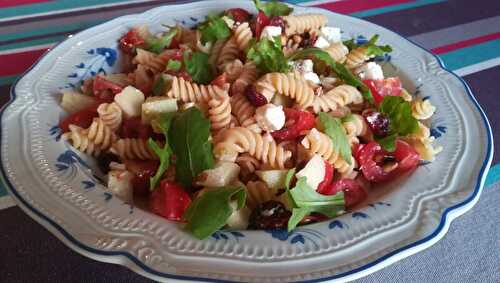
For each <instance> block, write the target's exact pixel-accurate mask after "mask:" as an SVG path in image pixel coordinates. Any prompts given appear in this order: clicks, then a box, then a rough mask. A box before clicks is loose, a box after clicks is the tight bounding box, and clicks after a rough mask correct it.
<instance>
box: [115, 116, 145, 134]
mask: <svg viewBox="0 0 500 283" xmlns="http://www.w3.org/2000/svg"><path fill="white" fill-rule="evenodd" d="M152 135H153V129H152V128H151V126H150V125H145V124H143V123H142V121H141V117H134V118H128V119H124V120H123V123H122V127H121V131H120V137H122V138H129V139H149V138H150V137H151V136H152Z"/></svg>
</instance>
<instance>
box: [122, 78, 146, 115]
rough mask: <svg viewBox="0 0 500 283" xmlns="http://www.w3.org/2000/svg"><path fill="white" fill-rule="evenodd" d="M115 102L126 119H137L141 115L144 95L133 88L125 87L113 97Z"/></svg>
mask: <svg viewBox="0 0 500 283" xmlns="http://www.w3.org/2000/svg"><path fill="white" fill-rule="evenodd" d="M115 102H116V103H117V104H118V106H120V108H121V109H122V111H123V114H124V115H125V117H126V118H133V117H138V116H140V115H141V108H142V103H144V94H143V93H142V92H141V91H140V90H138V89H136V88H135V87H133V86H127V87H126V88H124V89H123V90H122V91H121V92H120V93H118V94H117V95H115Z"/></svg>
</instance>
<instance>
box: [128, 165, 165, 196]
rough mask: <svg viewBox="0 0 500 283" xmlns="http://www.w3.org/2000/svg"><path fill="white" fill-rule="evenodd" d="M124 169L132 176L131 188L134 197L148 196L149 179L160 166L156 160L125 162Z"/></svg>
mask: <svg viewBox="0 0 500 283" xmlns="http://www.w3.org/2000/svg"><path fill="white" fill-rule="evenodd" d="M124 163H125V167H126V168H127V170H128V171H130V172H131V173H133V174H134V178H133V179H132V187H133V188H134V195H136V196H147V195H148V194H149V178H151V177H153V176H154V175H155V174H156V171H157V170H158V166H159V165H160V164H159V162H158V161H156V160H125V161H124Z"/></svg>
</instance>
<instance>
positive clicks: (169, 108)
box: [142, 96, 177, 124]
mask: <svg viewBox="0 0 500 283" xmlns="http://www.w3.org/2000/svg"><path fill="white" fill-rule="evenodd" d="M169 112H177V100H176V99H173V98H168V97H166V96H152V97H148V98H147V99H146V101H145V102H144V103H143V104H142V122H143V123H145V124H147V123H151V120H153V119H155V118H156V117H158V116H159V115H161V114H163V113H169Z"/></svg>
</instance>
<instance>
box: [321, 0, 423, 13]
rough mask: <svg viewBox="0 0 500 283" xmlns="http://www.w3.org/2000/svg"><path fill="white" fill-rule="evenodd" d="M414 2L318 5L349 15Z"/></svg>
mask: <svg viewBox="0 0 500 283" xmlns="http://www.w3.org/2000/svg"><path fill="white" fill-rule="evenodd" d="M409 2H414V0H370V1H368V0H349V1H346V0H344V1H339V2H333V3H325V4H320V5H316V6H317V7H321V8H326V9H328V10H332V11H334V12H337V13H342V14H349V13H354V12H359V11H364V10H370V9H376V8H381V7H385V6H391V5H397V4H402V3H409Z"/></svg>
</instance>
